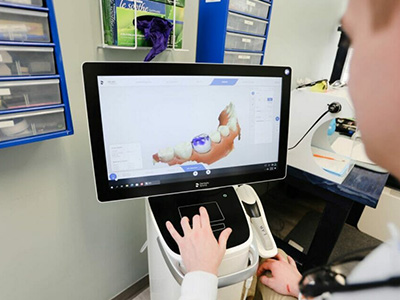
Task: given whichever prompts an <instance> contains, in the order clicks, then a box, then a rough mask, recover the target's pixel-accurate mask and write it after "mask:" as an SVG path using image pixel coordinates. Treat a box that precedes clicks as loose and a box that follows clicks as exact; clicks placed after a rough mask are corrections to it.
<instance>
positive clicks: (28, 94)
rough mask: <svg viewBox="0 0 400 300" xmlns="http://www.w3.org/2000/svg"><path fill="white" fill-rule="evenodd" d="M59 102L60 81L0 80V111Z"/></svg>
mask: <svg viewBox="0 0 400 300" xmlns="http://www.w3.org/2000/svg"><path fill="white" fill-rule="evenodd" d="M55 104H61V93H60V81H59V80H58V79H50V80H21V81H20V80H18V81H0V111H2V110H10V109H23V108H29V107H38V106H47V105H55Z"/></svg>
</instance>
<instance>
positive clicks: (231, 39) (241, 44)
mask: <svg viewBox="0 0 400 300" xmlns="http://www.w3.org/2000/svg"><path fill="white" fill-rule="evenodd" d="M264 42H265V38H262V37H256V36H251V35H245V34H238V33H232V32H227V33H226V39H225V49H235V50H249V51H262V50H263V47H264Z"/></svg>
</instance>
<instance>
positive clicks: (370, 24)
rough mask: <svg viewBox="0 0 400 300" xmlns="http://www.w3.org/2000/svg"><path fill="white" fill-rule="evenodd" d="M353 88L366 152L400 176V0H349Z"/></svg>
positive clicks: (346, 27)
mask: <svg viewBox="0 0 400 300" xmlns="http://www.w3.org/2000/svg"><path fill="white" fill-rule="evenodd" d="M342 22H343V27H344V30H345V32H346V33H347V34H348V35H349V37H350V39H351V43H352V47H353V50H354V52H353V58H352V61H351V65H350V79H349V90H350V94H351V97H352V100H353V102H354V106H355V109H356V118H357V122H358V125H359V127H360V130H361V134H362V137H363V141H364V143H365V147H366V150H367V154H368V156H369V157H370V158H371V159H372V160H374V161H375V162H376V163H378V164H379V165H381V166H382V167H384V168H386V169H388V170H389V171H391V172H392V173H393V174H394V175H396V176H397V177H398V178H400V0H349V6H348V8H347V12H346V14H345V16H344V17H343V20H342Z"/></svg>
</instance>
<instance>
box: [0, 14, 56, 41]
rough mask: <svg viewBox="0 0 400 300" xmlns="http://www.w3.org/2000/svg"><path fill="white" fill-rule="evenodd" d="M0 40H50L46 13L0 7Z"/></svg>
mask: <svg viewBox="0 0 400 300" xmlns="http://www.w3.org/2000/svg"><path fill="white" fill-rule="evenodd" d="M0 40H3V41H17V42H50V30H49V21H48V13H47V12H42V11H33V10H24V9H15V8H8V7H0Z"/></svg>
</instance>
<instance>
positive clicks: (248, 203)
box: [236, 184, 275, 251]
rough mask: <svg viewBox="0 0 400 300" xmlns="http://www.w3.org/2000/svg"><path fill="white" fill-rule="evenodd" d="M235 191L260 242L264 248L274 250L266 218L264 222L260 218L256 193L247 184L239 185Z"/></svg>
mask: <svg viewBox="0 0 400 300" xmlns="http://www.w3.org/2000/svg"><path fill="white" fill-rule="evenodd" d="M236 193H237V195H238V197H239V199H240V200H241V201H242V202H243V206H244V208H245V210H246V213H247V215H248V216H249V217H250V221H251V223H252V224H253V227H254V229H255V232H256V234H257V235H258V238H259V241H260V242H261V243H262V246H263V248H264V249H266V250H268V251H270V250H274V248H275V243H274V242H273V238H272V235H271V233H270V231H269V228H268V224H267V223H266V220H265V222H264V220H263V218H262V213H261V211H262V209H263V208H262V207H259V205H260V200H259V198H258V195H257V193H256V192H255V191H254V189H253V188H252V187H251V186H249V185H246V184H244V185H241V186H240V187H238V188H237V189H236Z"/></svg>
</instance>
